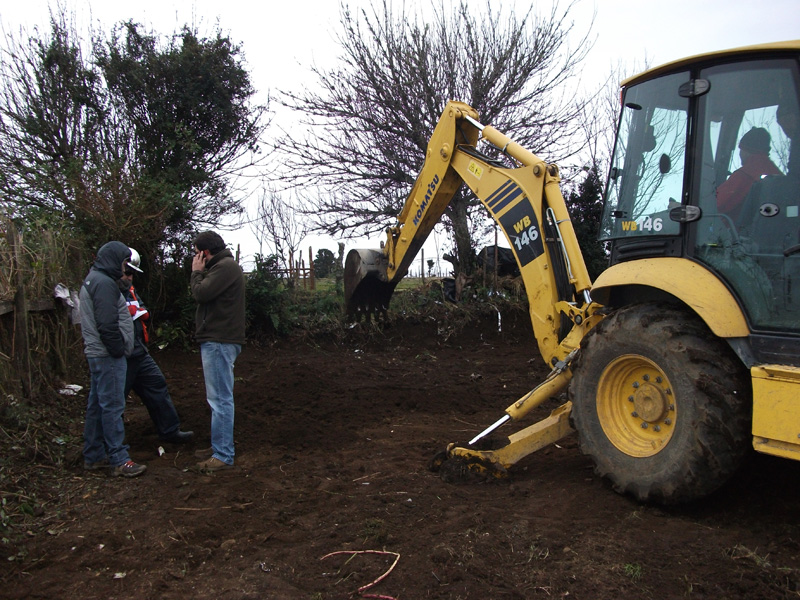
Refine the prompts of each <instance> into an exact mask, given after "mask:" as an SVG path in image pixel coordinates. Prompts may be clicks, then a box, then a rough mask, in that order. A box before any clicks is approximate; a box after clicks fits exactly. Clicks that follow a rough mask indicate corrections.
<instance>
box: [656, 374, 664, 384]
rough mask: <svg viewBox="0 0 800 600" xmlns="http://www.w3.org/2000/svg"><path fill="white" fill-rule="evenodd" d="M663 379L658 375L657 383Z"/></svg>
mask: <svg viewBox="0 0 800 600" xmlns="http://www.w3.org/2000/svg"><path fill="white" fill-rule="evenodd" d="M662 381H664V380H663V379H662V378H661V377H660V376H659V377H656V383H661V382H662Z"/></svg>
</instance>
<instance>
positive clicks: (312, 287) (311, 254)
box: [308, 246, 316, 292]
mask: <svg viewBox="0 0 800 600" xmlns="http://www.w3.org/2000/svg"><path fill="white" fill-rule="evenodd" d="M308 277H309V280H310V281H309V289H310V290H311V291H312V292H313V291H314V290H315V289H316V284H315V283H314V251H313V250H312V249H311V246H309V247H308Z"/></svg>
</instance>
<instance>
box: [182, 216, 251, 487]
mask: <svg viewBox="0 0 800 600" xmlns="http://www.w3.org/2000/svg"><path fill="white" fill-rule="evenodd" d="M194 245H195V252H196V254H195V256H194V258H193V259H192V274H191V279H190V286H191V290H192V297H193V298H194V299H195V301H196V302H197V311H196V313H195V339H196V340H197V342H199V343H200V356H201V358H202V361H203V378H204V379H205V386H206V400H207V401H208V405H209V406H210V407H211V447H210V448H208V449H207V450H204V451H200V452H198V453H197V454H198V458H203V459H204V460H202V461H201V462H199V463H197V467H196V468H197V470H199V471H201V472H206V473H208V472H215V471H220V470H223V469H230V468H232V467H233V464H234V455H235V451H234V444H233V418H234V403H233V368H234V364H235V362H236V358H237V357H238V356H239V353H240V352H241V351H242V346H243V345H244V343H245V298H244V295H245V282H244V274H243V273H242V268H241V267H240V266H239V263H237V262H236V259H234V257H233V254H232V253H231V251H230V250H228V249H227V248H226V246H225V241H224V240H223V239H222V236H220V235H219V234H218V233H216V232H215V231H203V232H202V233H200V234H198V235H197V237H196V238H195V242H194Z"/></svg>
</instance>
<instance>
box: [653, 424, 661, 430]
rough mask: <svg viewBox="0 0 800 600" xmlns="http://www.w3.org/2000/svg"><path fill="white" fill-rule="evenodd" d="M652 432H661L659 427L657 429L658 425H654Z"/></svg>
mask: <svg viewBox="0 0 800 600" xmlns="http://www.w3.org/2000/svg"><path fill="white" fill-rule="evenodd" d="M653 431H661V427H659V426H658V425H654V426H653Z"/></svg>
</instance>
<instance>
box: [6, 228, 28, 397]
mask: <svg viewBox="0 0 800 600" xmlns="http://www.w3.org/2000/svg"><path fill="white" fill-rule="evenodd" d="M7 239H8V245H9V246H10V247H11V256H12V258H11V269H12V270H14V271H15V272H16V284H17V291H16V293H15V294H14V333H13V336H12V337H13V342H12V344H11V354H12V356H13V357H14V362H15V363H16V364H17V371H18V372H19V376H20V379H21V380H22V395H23V396H25V398H30V397H31V390H32V387H33V386H32V379H31V344H30V338H29V337H28V297H27V295H26V294H25V268H24V262H25V261H24V258H23V251H22V240H21V239H20V236H19V234H18V233H17V228H16V227H15V226H14V223H13V222H12V221H9V223H8V236H7Z"/></svg>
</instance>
